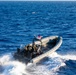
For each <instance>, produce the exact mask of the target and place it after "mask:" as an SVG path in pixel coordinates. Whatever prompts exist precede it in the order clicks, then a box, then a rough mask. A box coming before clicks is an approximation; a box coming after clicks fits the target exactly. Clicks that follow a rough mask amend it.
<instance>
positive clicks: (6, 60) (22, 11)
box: [0, 2, 76, 75]
mask: <svg viewBox="0 0 76 75" xmlns="http://www.w3.org/2000/svg"><path fill="white" fill-rule="evenodd" d="M38 34H40V35H42V36H43V37H47V36H52V35H58V36H61V37H62V38H63V43H62V45H61V47H60V48H59V49H58V50H57V51H56V52H54V53H53V54H51V55H49V56H48V57H46V58H44V59H42V60H41V61H40V62H39V63H38V64H28V65H25V64H24V63H22V62H19V61H16V60H14V59H13V56H12V54H13V53H14V52H15V51H16V48H17V47H20V46H21V45H26V44H28V43H31V42H32V39H33V37H34V35H38ZM0 75H76V2H0Z"/></svg>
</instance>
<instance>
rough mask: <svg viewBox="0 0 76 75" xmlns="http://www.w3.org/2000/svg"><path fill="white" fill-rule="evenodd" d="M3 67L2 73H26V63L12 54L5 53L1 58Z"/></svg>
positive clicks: (13, 74) (18, 74)
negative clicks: (13, 57) (16, 59)
mask: <svg viewBox="0 0 76 75" xmlns="http://www.w3.org/2000/svg"><path fill="white" fill-rule="evenodd" d="M0 63H1V69H3V70H2V72H0V73H1V74H0V75H22V74H26V75H27V73H26V71H25V68H26V65H25V64H24V63H21V62H19V61H15V60H13V59H12V57H11V55H4V56H3V57H1V58H0Z"/></svg>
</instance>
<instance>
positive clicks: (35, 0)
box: [0, 0, 76, 1]
mask: <svg viewBox="0 0 76 75" xmlns="http://www.w3.org/2000/svg"><path fill="white" fill-rule="evenodd" d="M0 1H76V0H0Z"/></svg>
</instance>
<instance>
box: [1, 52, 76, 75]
mask: <svg viewBox="0 0 76 75" xmlns="http://www.w3.org/2000/svg"><path fill="white" fill-rule="evenodd" d="M66 60H76V56H75V55H69V54H68V55H60V54H58V53H56V52H54V53H52V54H51V55H50V56H48V57H47V59H46V60H45V59H44V60H42V61H40V64H28V65H26V64H24V63H22V62H19V61H16V60H14V59H13V57H12V55H11V54H7V55H4V56H2V57H0V75H57V71H58V70H59V68H60V67H62V66H65V65H66V64H65V61H66Z"/></svg>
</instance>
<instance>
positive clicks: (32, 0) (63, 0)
mask: <svg viewBox="0 0 76 75" xmlns="http://www.w3.org/2000/svg"><path fill="white" fill-rule="evenodd" d="M0 1H11V0H0ZM12 1H27V2H28V1H46V2H47V1H60V2H61V1H73V2H74V1H76V0H12Z"/></svg>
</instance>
